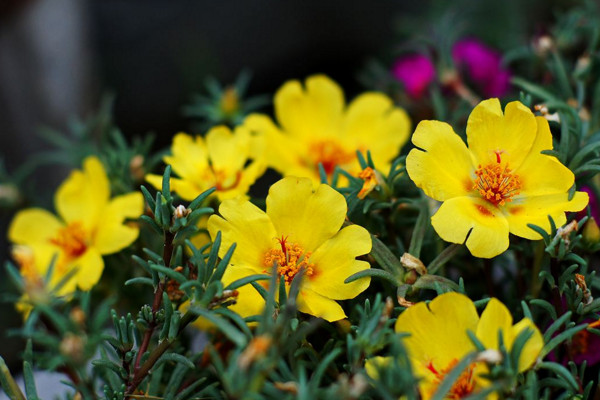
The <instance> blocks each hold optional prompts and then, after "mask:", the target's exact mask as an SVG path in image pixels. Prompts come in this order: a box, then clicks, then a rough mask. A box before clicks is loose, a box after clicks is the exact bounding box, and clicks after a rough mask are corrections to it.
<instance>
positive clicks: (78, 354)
mask: <svg viewBox="0 0 600 400" xmlns="http://www.w3.org/2000/svg"><path fill="white" fill-rule="evenodd" d="M84 345H85V340H84V339H83V338H82V337H81V336H77V335H75V334H73V333H67V334H66V335H65V337H64V338H63V340H62V341H61V342H60V346H59V350H60V352H61V354H63V355H65V356H67V357H68V358H70V359H71V360H73V361H75V362H76V363H79V362H82V361H83V360H84V357H83V348H84Z"/></svg>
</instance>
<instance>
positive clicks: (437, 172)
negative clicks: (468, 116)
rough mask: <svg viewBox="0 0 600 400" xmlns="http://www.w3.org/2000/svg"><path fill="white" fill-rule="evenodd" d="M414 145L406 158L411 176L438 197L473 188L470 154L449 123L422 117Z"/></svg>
mask: <svg viewBox="0 0 600 400" xmlns="http://www.w3.org/2000/svg"><path fill="white" fill-rule="evenodd" d="M412 142H413V143H414V144H415V146H417V147H419V148H421V149H423V150H424V151H421V150H418V149H413V150H411V151H410V153H409V154H408V157H407V158H406V171H407V172H408V175H409V176H410V179H412V180H413V182H415V184H416V185H417V186H418V187H420V188H421V189H423V191H424V192H425V194H426V195H427V196H429V197H432V198H434V199H436V200H440V201H443V200H447V199H451V198H453V197H457V196H464V195H466V194H467V193H468V192H470V191H471V190H472V189H473V178H472V176H471V173H472V172H473V171H474V170H475V166H474V165H473V162H472V159H471V154H470V153H469V150H468V149H467V146H465V143H464V142H463V141H462V140H461V138H460V137H459V136H458V135H457V134H455V133H454V131H453V130H452V127H450V125H448V124H446V123H444V122H439V121H421V122H420V123H419V125H418V126H417V129H416V130H415V133H414V134H413V137H412Z"/></svg>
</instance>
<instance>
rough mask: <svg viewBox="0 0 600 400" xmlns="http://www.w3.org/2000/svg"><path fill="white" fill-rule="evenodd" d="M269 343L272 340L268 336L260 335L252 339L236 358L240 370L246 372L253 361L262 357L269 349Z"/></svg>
mask: <svg viewBox="0 0 600 400" xmlns="http://www.w3.org/2000/svg"><path fill="white" fill-rule="evenodd" d="M271 342H272V339H271V337H270V336H268V335H261V336H257V337H255V338H254V339H252V341H250V343H249V344H248V347H246V349H245V350H244V351H243V352H242V354H240V357H239V358H238V366H239V367H240V369H242V370H246V369H248V367H249V366H250V364H252V363H253V362H254V361H256V360H258V359H260V358H262V357H264V355H265V354H266V353H267V351H268V350H269V348H270V347H271Z"/></svg>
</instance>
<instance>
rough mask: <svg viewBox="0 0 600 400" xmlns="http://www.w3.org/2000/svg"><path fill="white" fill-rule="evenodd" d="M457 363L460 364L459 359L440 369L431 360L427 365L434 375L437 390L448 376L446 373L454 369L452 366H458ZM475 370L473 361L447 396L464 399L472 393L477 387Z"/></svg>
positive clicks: (448, 397)
mask: <svg viewBox="0 0 600 400" xmlns="http://www.w3.org/2000/svg"><path fill="white" fill-rule="evenodd" d="M456 364H458V360H456V359H454V360H452V361H450V363H449V364H448V365H447V366H446V368H442V369H441V370H439V371H438V370H437V369H436V368H435V367H434V366H433V362H431V361H430V362H429V363H428V364H427V365H426V368H427V369H428V370H429V371H431V372H432V373H433V375H434V383H435V389H434V390H437V388H438V386H439V384H440V383H442V381H443V380H444V378H445V377H446V374H448V373H449V372H450V371H451V370H452V368H454V367H455V366H456ZM474 370H475V363H472V364H470V365H469V366H468V367H467V368H465V370H464V371H463V372H462V373H461V374H460V376H459V377H458V379H457V380H456V381H455V382H454V384H453V385H452V387H451V388H450V390H449V391H448V393H446V397H445V398H447V399H462V398H464V397H467V396H468V395H470V394H471V393H472V392H473V390H474V389H475V383H474V382H473V373H474ZM432 394H433V393H432Z"/></svg>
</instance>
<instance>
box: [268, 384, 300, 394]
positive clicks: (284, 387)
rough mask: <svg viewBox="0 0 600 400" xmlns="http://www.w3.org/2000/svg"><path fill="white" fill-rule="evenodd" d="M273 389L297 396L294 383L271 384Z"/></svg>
mask: <svg viewBox="0 0 600 400" xmlns="http://www.w3.org/2000/svg"><path fill="white" fill-rule="evenodd" d="M273 386H275V389H277V390H281V391H282V392H287V393H291V394H298V384H297V383H296V382H292V381H290V382H273Z"/></svg>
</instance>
